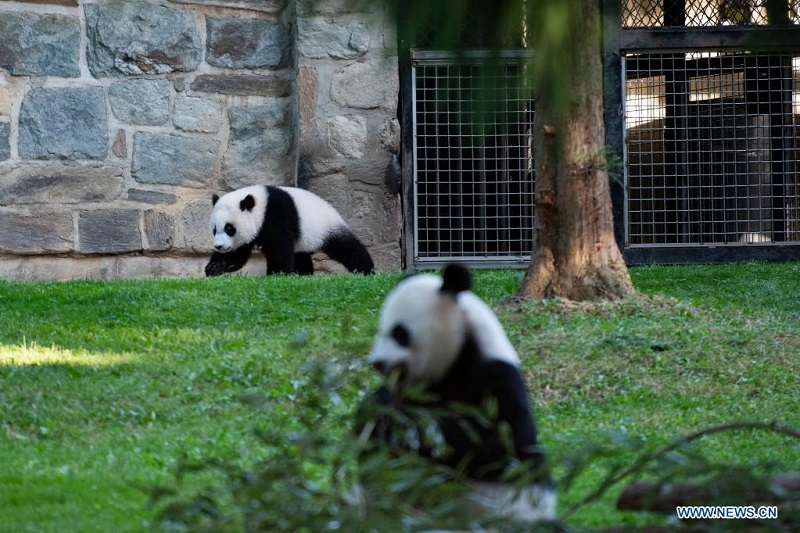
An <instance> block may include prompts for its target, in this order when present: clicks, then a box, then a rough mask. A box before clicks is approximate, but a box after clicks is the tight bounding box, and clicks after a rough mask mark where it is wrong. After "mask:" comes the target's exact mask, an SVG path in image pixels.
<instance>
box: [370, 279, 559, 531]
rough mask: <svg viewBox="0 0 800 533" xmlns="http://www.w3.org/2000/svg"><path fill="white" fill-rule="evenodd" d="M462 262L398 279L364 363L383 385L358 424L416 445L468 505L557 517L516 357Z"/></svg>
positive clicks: (407, 449) (532, 517)
mask: <svg viewBox="0 0 800 533" xmlns="http://www.w3.org/2000/svg"><path fill="white" fill-rule="evenodd" d="M470 284H471V282H470V276H469V273H468V272H467V270H465V269H464V268H462V267H460V266H455V265H451V266H449V267H447V268H446V269H445V271H444V275H443V277H438V276H434V275H430V274H419V275H415V276H411V277H408V278H406V279H404V280H403V281H401V282H400V283H399V285H398V286H397V287H396V288H395V289H394V290H393V291H392V293H391V294H389V296H388V297H387V299H386V301H385V302H384V304H383V309H382V311H381V316H380V326H379V332H378V336H377V338H376V340H375V343H374V345H373V347H372V351H371V353H370V356H369V363H370V364H371V365H372V366H373V367H374V368H375V369H376V370H378V372H380V373H381V374H382V375H383V376H384V377H385V384H384V385H383V386H382V387H381V388H380V389H378V390H377V391H376V392H375V393H373V394H372V395H370V396H368V397H367V399H366V401H365V402H364V404H363V405H362V408H361V409H360V412H359V416H358V424H357V429H358V430H359V432H360V433H361V435H362V438H363V440H364V441H366V442H367V451H366V452H365V453H364V454H362V460H361V462H362V463H364V462H365V460H366V458H365V457H364V456H365V455H366V456H368V455H369V454H370V453H371V452H372V451H376V450H381V449H383V450H387V449H388V450H389V451H390V453H391V454H393V455H395V456H398V455H401V454H414V455H418V456H420V457H424V458H428V459H430V460H432V461H433V462H435V463H438V464H441V465H445V466H446V467H449V469H452V471H451V473H452V477H453V478H454V479H462V480H465V481H467V484H468V487H469V490H468V492H467V495H466V498H467V500H466V505H467V507H468V509H470V510H472V511H473V512H474V513H475V514H476V515H477V514H491V515H495V516H500V517H502V518H505V519H509V520H512V521H514V522H523V523H533V522H539V521H548V520H553V519H554V517H555V502H556V497H555V488H554V484H553V482H552V480H551V478H550V476H549V474H548V472H547V469H546V467H545V464H544V463H545V457H544V454H543V452H542V450H541V448H540V446H539V440H538V437H537V433H536V425H535V422H534V418H533V412H532V410H531V406H530V402H529V400H528V389H527V387H526V386H525V383H524V381H523V378H522V375H521V373H520V369H519V364H520V361H519V357H518V355H517V352H516V350H515V349H514V347H513V346H512V345H511V342H510V341H509V339H508V337H507V336H506V333H505V331H504V330H503V327H502V325H501V324H500V322H499V320H498V319H497V317H496V316H495V314H494V313H493V312H492V310H491V309H490V308H489V307H488V306H487V305H486V304H485V303H484V302H483V301H482V300H481V299H480V298H478V297H477V296H476V295H475V294H473V293H472V292H470Z"/></svg>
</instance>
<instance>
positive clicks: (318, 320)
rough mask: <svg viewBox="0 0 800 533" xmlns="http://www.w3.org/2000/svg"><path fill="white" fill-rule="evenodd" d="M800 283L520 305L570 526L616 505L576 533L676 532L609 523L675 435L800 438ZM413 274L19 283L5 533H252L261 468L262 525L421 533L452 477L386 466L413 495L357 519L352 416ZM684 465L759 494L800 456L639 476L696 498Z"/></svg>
mask: <svg viewBox="0 0 800 533" xmlns="http://www.w3.org/2000/svg"><path fill="white" fill-rule="evenodd" d="M799 272H800V266H799V265H797V264H794V263H789V264H746V265H725V266H686V267H660V266H659V267H637V268H632V269H631V275H632V278H633V280H634V284H635V285H636V287H637V288H638V289H639V290H640V291H641V292H642V293H644V295H645V296H643V297H641V298H637V299H631V300H628V301H625V302H620V303H614V304H610V303H600V304H572V303H569V302H565V301H561V300H558V299H554V300H549V301H545V302H540V303H535V304H524V305H522V304H508V305H505V306H502V307H501V308H500V313H499V316H500V319H501V321H502V322H503V323H504V325H505V326H506V328H507V330H508V332H509V335H510V337H511V339H512V341H513V342H514V344H515V345H516V346H517V348H518V350H519V352H520V354H521V356H522V359H523V368H524V370H525V372H526V375H527V378H528V382H529V384H530V389H531V397H532V400H533V404H534V406H535V408H536V410H537V420H538V423H539V430H540V434H541V437H542V440H543V445H544V447H545V450H546V451H547V452H548V454H549V455H550V457H551V458H552V460H553V463H554V465H555V476H556V478H557V479H558V480H559V482H560V490H559V509H560V511H561V512H563V513H565V512H566V511H567V510H569V509H570V508H571V507H573V506H574V505H576V504H580V503H581V501H582V500H584V499H585V498H586V497H587V496H588V495H591V494H592V493H594V492H596V491H597V489H598V488H600V487H603V486H607V487H608V489H607V490H605V491H604V492H602V493H601V494H600V495H598V496H597V497H596V498H594V499H592V500H591V501H588V502H586V503H585V504H581V505H580V507H579V508H577V509H576V510H575V512H574V513H572V514H570V515H569V516H568V523H569V524H570V525H571V526H573V527H576V528H594V527H608V526H610V525H620V524H621V525H637V524H643V523H654V522H655V523H662V522H663V520H662V519H660V518H658V517H655V518H654V517H647V516H640V515H637V514H634V513H621V512H612V511H611V509H613V507H614V501H615V498H616V496H617V494H618V493H619V491H620V490H621V488H622V486H623V485H624V484H625V483H627V482H628V481H633V480H634V479H636V478H637V477H638V474H636V475H634V474H631V475H629V476H627V477H625V478H624V479H621V480H619V481H617V482H614V483H612V481H614V479H615V477H616V476H618V475H619V474H621V473H624V471H625V469H626V468H628V467H630V466H631V465H633V464H635V463H636V462H637V460H639V459H640V458H642V457H649V456H651V455H652V453H653V452H654V451H657V450H659V449H661V448H663V447H665V446H667V445H669V444H670V443H671V442H673V440H674V439H675V438H678V437H680V436H684V435H688V434H691V433H693V432H696V431H699V430H702V429H703V428H707V427H710V426H715V425H719V424H724V423H728V422H734V421H741V420H755V421H757V420H761V421H773V420H775V421H779V422H782V423H784V424H787V425H789V426H793V427H798V426H800V412H798V409H797V405H800V386H799V385H800V360H798V358H797V353H799V352H800V302H798V299H800V276H798V273H799ZM522 274H523V273H522V272H520V271H478V272H476V273H475V282H474V285H475V290H476V291H477V292H478V294H479V295H480V296H481V297H483V298H484V299H486V300H487V301H488V302H490V303H492V304H498V303H499V302H500V301H502V300H504V299H506V298H507V297H508V296H509V295H511V294H513V293H514V291H515V289H516V288H517V287H518V286H519V283H520V282H521V279H522ZM398 279H399V275H376V276H372V277H368V278H365V277H361V276H320V277H313V278H307V277H306V278H301V277H295V276H277V277H272V278H236V277H222V278H215V279H196V280H188V279H187V280H147V281H144V280H143V281H125V282H69V283H12V282H0V441H2V442H1V443H0V516H2V520H0V531H14V532H15V533H16V532H27V531H30V532H37V533H38V532H47V531H59V532H71V531H131V532H140V531H141V532H144V531H152V530H154V529H156V528H157V527H158V526H159V524H161V522H160V519H159V517H160V516H161V517H162V518H165V519H168V520H166V522H164V524H170V523H171V525H172V526H173V528H174V529H190V526H191V527H194V526H197V528H198V529H202V528H203V527H207V526H209V524H215V525H216V524H219V525H220V526H221V528H222V529H223V530H225V529H227V530H242V528H243V525H244V524H245V522H244V520H245V518H246V516H245V513H243V512H242V508H241V502H242V501H247V500H246V498H245V497H244V496H243V495H246V494H247V493H248V490H250V489H248V485H245V484H244V482H243V481H242V475H244V474H245V473H248V472H249V473H256V474H258V473H259V472H264V473H267V474H268V476H267V479H266V480H255V479H253V478H249V477H248V478H246V479H245V481H247V482H248V483H251V484H254V485H250V487H252V486H257V487H258V490H259V491H262V494H275V493H277V492H279V491H282V490H284V489H285V488H286V487H291V488H292V490H294V491H295V493H293V497H292V498H288V497H286V496H285V495H284V496H283V497H282V498H280V499H270V500H269V501H270V502H271V503H272V506H271V507H270V508H269V510H268V511H266V515H265V516H266V517H265V518H263V520H267V519H269V520H278V519H283V520H288V522H286V523H287V524H289V525H290V526H294V525H299V526H302V525H306V526H311V525H314V526H319V530H322V531H324V530H325V527H328V525H335V524H334V522H332V521H331V520H334V521H335V520H340V522H341V523H345V522H346V521H349V522H347V523H354V524H355V523H359V524H364V523H368V522H367V521H365V520H367V519H368V520H372V519H374V520H376V521H377V522H375V523H374V524H372V525H373V526H374V527H375V529H376V530H378V531H386V530H389V528H388V526H386V527H383V526H385V525H386V523H385V522H380V520H381V518H380V516H386V517H389V518H387V520H390V519H395V518H397V520H401V521H403V524H405V525H404V526H403V527H405V529H408V530H412V529H414V528H416V527H417V526H418V525H420V523H421V522H419V520H420V518H419V516H418V515H416V514H415V513H414V508H413V502H415V501H417V500H416V499H415V498H424V497H429V496H430V494H431V493H433V491H431V490H425V489H426V488H427V487H430V486H436V488H437V491H438V489H439V488H441V485H440V484H437V483H438V481H439V480H441V478H440V477H439V476H441V475H442V473H441V472H440V471H438V470H435V471H425V470H423V467H425V468H427V466H425V465H423V466H417V467H414V468H412V467H410V466H409V467H406V466H405V465H403V464H402V463H401V462H394V463H392V462H391V461H400V460H399V459H396V458H388V457H385V458H383V459H381V458H380V457H377V458H376V459H375V460H374V462H373V463H371V465H367V466H368V467H370V466H371V467H372V468H373V470H375V471H376V472H377V473H379V474H380V475H385V476H387V480H386V485H387V486H390V487H392V490H395V489H401V488H407V489H411V490H412V491H413V490H416V491H417V494H418V495H417V496H414V494H413V493H412V494H411V495H409V496H407V498H408V499H403V500H400V501H398V499H392V498H393V496H392V493H391V491H390V493H389V494H387V495H385V496H380V497H379V498H378V499H377V501H379V502H380V501H382V502H384V504H383V505H386V506H388V507H389V508H390V509H394V511H393V512H394V513H396V514H389V513H388V512H387V513H386V514H385V515H381V514H380V513H376V514H375V516H368V517H366V518H365V515H364V514H361V515H356V514H355V513H356V510H355V509H354V508H353V507H352V506H344V505H343V504H342V502H343V501H344V500H345V498H346V497H349V494H350V493H349V490H350V489H349V487H350V486H351V485H352V483H353V481H354V480H355V477H356V472H355V466H354V460H355V456H356V454H357V448H356V447H355V445H354V436H353V434H352V431H351V424H350V420H351V417H352V413H353V410H354V409H355V406H356V405H358V404H359V403H360V402H361V401H362V400H363V397H364V395H365V394H366V392H367V391H370V390H372V389H374V388H375V387H376V386H377V384H378V382H379V380H378V378H377V376H376V375H374V373H373V372H372V371H371V369H369V368H365V367H364V365H363V361H364V358H365V355H366V353H367V352H368V350H369V346H370V344H371V342H372V338H373V336H374V334H375V332H376V329H377V315H378V311H379V309H380V305H381V303H382V301H383V298H384V297H385V296H386V294H388V292H389V290H390V289H391V287H393V286H394V284H395V283H396V282H397V280H398ZM310 363H319V365H321V366H319V365H318V364H310ZM320 368H322V369H325V371H324V372H322V371H321V370H319V369H320ZM325 376H330V378H331V379H328V378H326V377H325ZM323 378H324V379H323ZM356 440H357V439H356ZM387 464H388V465H389V466H392V465H395V466H397V469H396V470H393V469H389V468H384V467H385V466H386V465H387ZM681 464H685V465H687V470H686V471H685V472H684V473H685V474H686V475H689V476H690V477H692V476H693V477H694V478H701V479H702V478H703V476H706V478H713V477H714V476H715V475H716V474H715V472H721V471H723V470H724V468H723V465H728V466H730V465H733V466H735V467H737V468H743V469H746V470H747V471H748V472H752V473H753V474H754V475H759V476H762V477H763V475H767V474H769V473H774V472H781V471H796V470H798V469H800V447H798V446H797V442H796V440H794V439H792V438H789V437H787V436H786V435H783V434H780V433H776V432H773V431H753V430H739V431H735V432H734V431H731V432H723V433H717V434H713V435H708V436H705V437H704V438H702V439H698V440H696V441H693V442H691V443H687V444H686V445H685V446H681V447H680V449H678V450H675V451H674V452H671V453H669V454H667V455H665V456H663V457H662V458H659V459H657V460H653V461H649V462H647V464H646V465H645V466H644V467H643V468H644V470H643V474H644V475H646V476H652V477H653V478H655V479H662V478H670V479H677V478H678V477H677V476H678V473H677V470H676V468H677V466H680V465H681ZM704 471H705V474H701V473H702V472H704ZM391 476H397V477H396V478H392V477H391ZM239 482H241V483H243V485H242V487H241V489H237V490H240V492H236V491H233V490H231V489H232V488H236V487H237V485H236V484H237V483H239ZM381 484H382V483H381ZM154 487H158V488H159V489H158V490H160V491H161V493H160V495H159V494H157V493H154V492H153V488H154ZM298 487H299V488H298ZM447 490H448V491H453V492H454V493H458V491H459V490H462V489H461V488H460V487H459V486H458V485H457V484H456V485H447ZM298 491H299V492H298ZM201 495H205V496H206V498H201V497H200V496H201ZM153 496H158V497H156V498H155V501H156V506H155V507H152V508H151V507H149V506H148V503H149V502H150V500H151V498H152V497H153ZM239 498H240V499H239ZM404 498H405V496H404ZM447 500H448V501H444V502H441V503H438V504H437V503H434V505H433V509H434V510H435V513H434V514H436V513H440V514H441V515H442V517H437V518H436V519H435V521H434V523H436V524H440V523H445V521H444V518H443V517H446V516H450V513H451V510H448V507H447V505H453V503H452V502H449V500H450V499H449V498H448V499H447ZM265 501H266V499H265ZM237 502H238V503H237ZM187 503H190V504H191V505H193V507H188V508H187V507H186V505H187ZM426 503H427V502H426ZM445 504H447V505H445ZM283 511H285V512H283ZM301 511H303V512H304V513H311V514H307V515H301ZM312 511H313V512H312ZM359 512H361V511H359ZM170 513H172V514H170ZM270 513H271V514H270ZM282 515H286V516H283V517H282ZM400 516H402V517H403V518H402V519H401V518H399V517H400ZM170 520H171V522H170ZM326 520H327V521H326ZM358 520H361V522H358ZM424 520H428V522H425V523H426V524H429V523H431V519H430V518H429V517H428V518H424ZM265 523H266V522H265ZM270 523H271V522H270ZM164 524H162V525H164ZM340 530H347V529H346V528H344V527H342V528H340ZM353 530H354V531H358V529H357V528H355V529H353Z"/></svg>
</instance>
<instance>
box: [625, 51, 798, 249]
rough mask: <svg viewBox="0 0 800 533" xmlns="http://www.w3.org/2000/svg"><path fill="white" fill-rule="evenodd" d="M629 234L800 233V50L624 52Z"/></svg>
mask: <svg viewBox="0 0 800 533" xmlns="http://www.w3.org/2000/svg"><path fill="white" fill-rule="evenodd" d="M623 67H624V70H625V74H624V76H625V79H626V82H625V113H624V116H625V136H626V143H625V146H626V160H627V163H628V164H627V166H626V170H627V176H626V178H627V188H626V193H627V212H626V224H625V225H626V228H627V244H628V245H630V246H652V245H676V244H679V245H707V244H717V243H728V244H752V243H773V242H791V241H798V240H800V228H798V192H799V185H800V179H798V160H797V159H798V152H797V150H796V148H797V140H798V133H797V129H796V127H795V124H794V116H795V114H796V113H797V112H798V102H799V101H800V87H799V86H798V83H797V81H796V80H797V79H800V56H798V55H797V54H791V53H780V54H774V53H773V54H769V53H748V52H702V53H699V52H676V53H660V52H659V53H646V54H644V53H642V54H630V53H629V54H626V55H625V56H624V59H623Z"/></svg>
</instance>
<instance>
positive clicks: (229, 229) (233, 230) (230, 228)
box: [225, 224, 236, 237]
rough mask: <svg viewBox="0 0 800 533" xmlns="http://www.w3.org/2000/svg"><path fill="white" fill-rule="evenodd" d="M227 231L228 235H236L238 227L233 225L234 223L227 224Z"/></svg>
mask: <svg viewBox="0 0 800 533" xmlns="http://www.w3.org/2000/svg"><path fill="white" fill-rule="evenodd" d="M225 233H226V234H227V235H228V237H233V236H234V235H236V228H234V227H233V224H225Z"/></svg>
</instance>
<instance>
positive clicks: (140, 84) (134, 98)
mask: <svg viewBox="0 0 800 533" xmlns="http://www.w3.org/2000/svg"><path fill="white" fill-rule="evenodd" d="M108 100H109V102H111V111H112V112H113V113H114V116H115V117H117V118H118V119H119V120H121V121H122V122H126V123H128V124H136V125H147V126H158V125H161V124H165V123H166V122H167V121H168V120H169V82H168V81H167V80H124V81H118V82H115V83H112V84H111V86H110V87H109V88H108Z"/></svg>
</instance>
